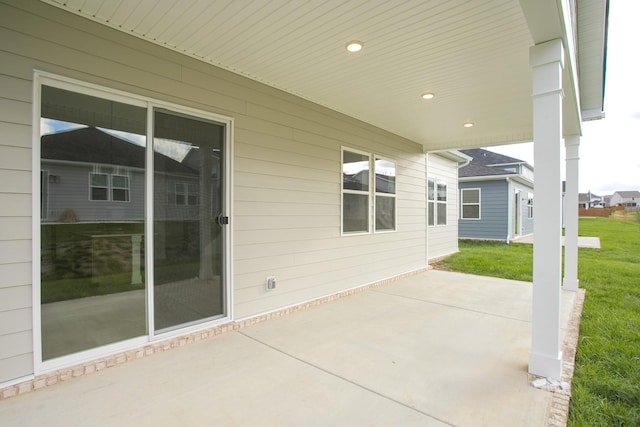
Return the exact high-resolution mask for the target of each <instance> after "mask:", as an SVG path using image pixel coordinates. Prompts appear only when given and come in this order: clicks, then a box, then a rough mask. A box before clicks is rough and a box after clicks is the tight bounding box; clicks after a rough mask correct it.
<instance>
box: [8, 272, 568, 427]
mask: <svg viewBox="0 0 640 427" xmlns="http://www.w3.org/2000/svg"><path fill="white" fill-rule="evenodd" d="M531 290H532V284H531V283H526V282H517V281H510V280H502V279H494V278H486V277H478V276H471V275H465V274H460V273H452V272H444V271H435V270H432V271H429V272H426V273H422V274H418V275H415V276H411V277H409V278H405V279H402V280H399V281H397V282H394V283H391V284H388V285H384V286H380V287H375V288H372V289H370V290H368V291H366V292H362V293H358V294H356V295H353V296H350V297H346V298H342V299H339V300H337V301H333V302H330V303H326V304H323V305H321V306H316V307H312V308H310V309H308V310H304V311H300V312H297V313H295V314H292V315H289V316H284V317H280V318H276V319H272V320H269V321H266V322H263V323H259V324H256V325H254V326H251V327H246V328H244V329H241V330H239V331H236V332H229V333H226V334H223V335H221V336H218V337H216V338H212V339H208V340H203V341H199V342H196V343H193V344H189V345H187V346H184V347H182V348H179V349H175V350H171V351H167V352H163V353H159V354H156V355H154V356H151V357H147V358H143V359H141V360H138V361H134V362H130V363H126V364H124V365H120V366H116V367H113V368H110V369H106V370H103V371H100V372H97V373H94V374H91V375H87V376H83V377H80V378H77V379H72V380H68V381H64V382H62V383H59V384H56V385H54V386H50V387H46V388H44V389H42V390H38V391H35V392H32V393H28V394H25V395H21V396H17V397H14V398H11V399H6V400H3V401H0V420H2V425H3V426H23V425H24V426H31V425H47V426H85V425H101V426H116V425H117V426H123V425H136V426H145V425H153V426H157V425H177V424H181V425H189V426H200V425H207V426H213V425H215V426H258V425H259V426H391V425H392V426H500V425H504V426H507V425H508V426H512V425H513V426H515V425H517V426H539V425H544V423H545V417H546V414H547V409H548V407H549V405H550V404H551V398H552V394H551V393H550V392H547V391H544V390H539V389H536V388H533V387H532V386H531V385H530V384H529V381H528V375H527V360H528V351H529V348H530V340H531V323H530V315H531ZM562 298H563V304H562V307H563V324H565V321H566V319H567V316H568V314H569V312H570V311H571V308H572V305H573V301H574V298H575V293H571V292H563V293H562Z"/></svg>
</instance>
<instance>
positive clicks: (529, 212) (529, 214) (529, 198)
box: [527, 193, 533, 219]
mask: <svg viewBox="0 0 640 427" xmlns="http://www.w3.org/2000/svg"><path fill="white" fill-rule="evenodd" d="M527 218H529V219H533V193H528V195H527Z"/></svg>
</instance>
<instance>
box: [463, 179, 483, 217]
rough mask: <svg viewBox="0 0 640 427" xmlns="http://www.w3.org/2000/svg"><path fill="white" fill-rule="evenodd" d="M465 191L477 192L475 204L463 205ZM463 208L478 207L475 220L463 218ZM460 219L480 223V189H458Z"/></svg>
mask: <svg viewBox="0 0 640 427" xmlns="http://www.w3.org/2000/svg"><path fill="white" fill-rule="evenodd" d="M465 191H477V192H478V202H477V203H475V202H474V203H465V202H464V192H465ZM465 206H478V217H477V218H475V217H473V218H465V216H464V207H465ZM460 219H464V220H466V221H480V220H481V219H482V189H481V188H480V187H475V188H461V189H460Z"/></svg>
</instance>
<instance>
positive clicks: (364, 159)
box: [342, 149, 371, 233]
mask: <svg viewBox="0 0 640 427" xmlns="http://www.w3.org/2000/svg"><path fill="white" fill-rule="evenodd" d="M370 167H371V156H370V155H369V154H365V153H360V152H355V151H350V150H346V149H345V150H343V151H342V232H343V233H368V232H369V230H370V227H369V204H370V202H369V198H370V191H369V169H370Z"/></svg>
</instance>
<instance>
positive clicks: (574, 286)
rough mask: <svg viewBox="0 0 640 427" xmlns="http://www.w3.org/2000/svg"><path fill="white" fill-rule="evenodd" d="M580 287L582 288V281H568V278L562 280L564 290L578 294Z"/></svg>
mask: <svg viewBox="0 0 640 427" xmlns="http://www.w3.org/2000/svg"><path fill="white" fill-rule="evenodd" d="M579 287H580V279H575V280H573V279H570V280H567V278H566V277H564V278H563V279H562V289H563V290H565V291H572V292H577V291H578V288H579Z"/></svg>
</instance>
